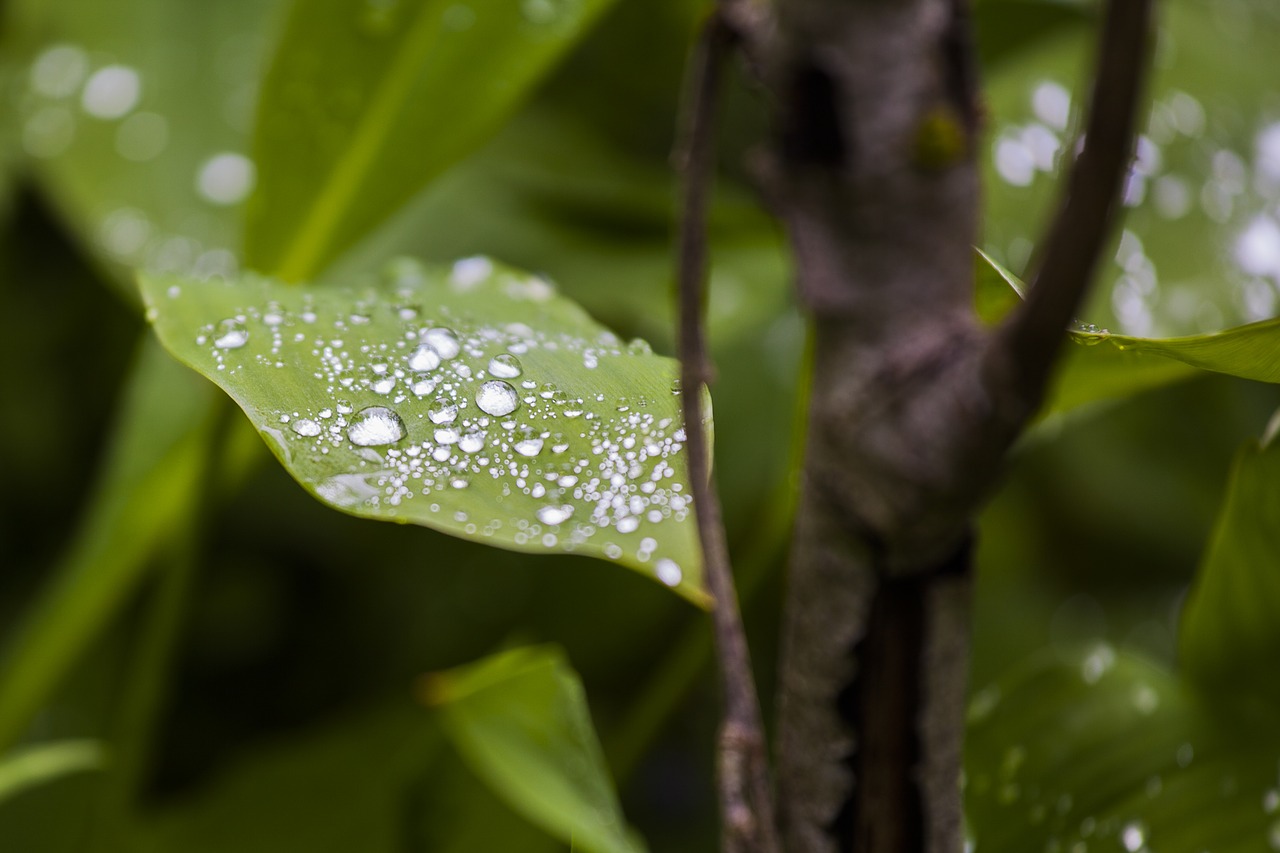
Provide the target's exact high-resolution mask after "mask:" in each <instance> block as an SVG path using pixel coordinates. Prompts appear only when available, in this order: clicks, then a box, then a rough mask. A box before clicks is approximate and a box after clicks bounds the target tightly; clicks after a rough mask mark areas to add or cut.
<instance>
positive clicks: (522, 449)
mask: <svg viewBox="0 0 1280 853" xmlns="http://www.w3.org/2000/svg"><path fill="white" fill-rule="evenodd" d="M514 446H515V451H516V453H519V454H520V455H521V456H537V455H538V454H539V453H541V452H542V439H541V438H538V437H537V436H533V437H530V438H525V439H522V440H520V441H517V442H516V443H515V445H514Z"/></svg>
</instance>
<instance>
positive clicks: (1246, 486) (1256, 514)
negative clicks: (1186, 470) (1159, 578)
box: [1179, 440, 1280, 708]
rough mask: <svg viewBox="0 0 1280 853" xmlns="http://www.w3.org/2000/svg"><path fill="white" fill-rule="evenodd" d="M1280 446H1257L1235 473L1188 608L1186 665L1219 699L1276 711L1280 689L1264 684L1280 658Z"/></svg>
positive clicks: (1183, 644) (1182, 639)
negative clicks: (1264, 704) (1253, 700)
mask: <svg viewBox="0 0 1280 853" xmlns="http://www.w3.org/2000/svg"><path fill="white" fill-rule="evenodd" d="M1277 520H1280V444H1277V443H1276V442H1275V441H1274V440H1271V441H1270V443H1268V444H1264V445H1261V446H1259V445H1257V444H1252V445H1250V446H1248V447H1246V448H1244V449H1243V450H1241V451H1240V453H1239V455H1238V456H1237V457H1236V460H1235V464H1234V466H1233V468H1232V472H1231V483H1230V485H1229V486H1228V489H1227V497H1226V501H1225V503H1224V504H1223V507H1222V512H1221V515H1220V516H1219V518H1218V523H1217V527H1216V529H1215V530H1214V533H1213V539H1212V540H1211V542H1210V544H1209V549H1208V552H1207V553H1206V555H1205V558H1204V562H1203V564H1202V565H1201V566H1200V570H1199V573H1198V574H1197V576H1196V582H1195V585H1194V587H1193V588H1192V591H1191V594H1190V597H1189V598H1188V600H1187V606H1186V609H1185V610H1184V612H1183V617H1182V631H1181V634H1180V636H1179V648H1180V656H1179V661H1180V662H1181V664H1182V666H1183V667H1184V668H1185V670H1186V672H1187V674H1188V675H1189V676H1190V677H1191V678H1193V679H1195V680H1196V681H1197V682H1199V683H1200V684H1202V685H1204V686H1205V687H1206V688H1208V689H1210V690H1211V691H1212V692H1213V694H1214V695H1219V696H1222V695H1231V694H1236V695H1240V694H1253V695H1256V696H1260V697H1261V698H1263V699H1265V700H1266V701H1268V702H1270V703H1271V707H1273V708H1274V707H1275V705H1276V703H1280V685H1277V684H1276V683H1275V680H1274V679H1272V678H1259V677H1258V674H1259V673H1263V672H1268V671H1270V670H1271V669H1272V668H1273V667H1274V666H1275V661H1276V659H1277V656H1278V655H1280V619H1278V618H1277V614H1280V525H1278V524H1277Z"/></svg>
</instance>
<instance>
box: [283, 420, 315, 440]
mask: <svg viewBox="0 0 1280 853" xmlns="http://www.w3.org/2000/svg"><path fill="white" fill-rule="evenodd" d="M290 426H291V427H292V428H293V431H294V432H296V433H297V434H298V435H301V436H304V437H305V438H314V437H315V436H317V435H319V434H320V424H318V423H316V422H315V421H313V420H310V419H308V418H300V419H298V420H296V421H294V422H293V423H292V424H291V425H290Z"/></svg>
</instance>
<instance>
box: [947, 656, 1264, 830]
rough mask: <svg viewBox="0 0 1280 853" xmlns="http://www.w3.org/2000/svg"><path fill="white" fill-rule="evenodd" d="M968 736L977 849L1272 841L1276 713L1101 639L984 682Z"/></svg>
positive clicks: (969, 804)
mask: <svg viewBox="0 0 1280 853" xmlns="http://www.w3.org/2000/svg"><path fill="white" fill-rule="evenodd" d="M966 748H967V758H966V771H965V775H966V780H967V782H966V811H967V815H968V819H969V826H970V830H971V833H972V835H973V838H974V841H975V846H976V849H978V850H982V851H988V853H1026V851H1028V850H1057V851H1064V852H1065V851H1072V850H1085V849H1087V850H1115V851H1131V852H1132V853H1137V851H1155V850H1158V851H1162V853H1202V851H1205V850H1212V851H1214V853H1256V851H1263V850H1268V849H1275V846H1276V844H1278V843H1280V789H1278V780H1277V777H1276V762H1277V759H1280V737H1278V736H1277V735H1276V732H1275V727H1274V725H1250V724H1247V723H1245V722H1244V721H1242V720H1238V719H1235V718H1234V717H1231V716H1230V715H1228V714H1227V713H1226V712H1225V709H1222V708H1221V707H1220V704H1219V703H1217V702H1216V701H1215V700H1214V698H1213V697H1212V696H1210V695H1206V694H1200V693H1198V692H1196V691H1195V690H1194V689H1193V688H1191V687H1190V685H1188V684H1187V683H1186V682H1185V681H1183V680H1181V679H1179V678H1177V677H1175V676H1174V675H1173V674H1172V673H1170V672H1169V671H1167V670H1165V669H1163V668H1161V667H1159V666H1156V665H1154V664H1151V663H1148V662H1146V661H1145V660H1142V659H1141V658H1137V657H1134V656H1130V655H1128V654H1125V653H1117V652H1116V651H1114V650H1113V649H1112V648H1111V647H1110V646H1107V645H1097V646H1094V647H1093V648H1090V649H1088V650H1086V651H1085V652H1084V654H1083V655H1082V656H1081V657H1080V658H1079V659H1077V660H1073V661H1065V662H1064V661H1056V660H1055V661H1051V662H1047V663H1046V662H1041V663H1040V664H1038V665H1035V666H1032V667H1030V668H1029V669H1027V670H1024V671H1023V672H1021V673H1019V674H1015V675H1013V676H1011V677H1009V678H1008V679H1005V680H1003V681H1001V682H999V683H997V684H994V685H989V686H987V687H985V688H984V689H982V690H980V691H979V692H978V693H977V694H976V695H975V697H974V700H973V703H972V705H971V708H970V725H969V739H968V744H967V747H966Z"/></svg>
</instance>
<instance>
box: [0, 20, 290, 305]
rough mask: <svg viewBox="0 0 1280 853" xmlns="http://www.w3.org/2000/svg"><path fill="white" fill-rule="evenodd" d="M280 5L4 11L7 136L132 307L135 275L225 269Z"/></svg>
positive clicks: (233, 258)
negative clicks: (11, 105) (10, 77)
mask: <svg viewBox="0 0 1280 853" xmlns="http://www.w3.org/2000/svg"><path fill="white" fill-rule="evenodd" d="M282 2H283V0H219V2H217V3H208V2H204V0H116V2H112V3H109V4H104V3H100V2H98V1H97V0H59V2H57V3H46V2H43V0H11V2H9V3H7V4H6V5H7V7H8V8H7V9H6V12H7V16H6V19H5V23H6V24H7V28H6V29H7V32H6V34H5V35H6V41H5V45H4V47H5V48H6V49H7V50H8V51H9V53H10V55H11V57H12V58H13V62H14V65H15V68H16V73H15V78H14V87H13V88H14V90H15V91H14V101H15V104H16V116H15V131H14V132H15V133H16V134H17V136H18V139H19V142H20V143H21V146H20V147H21V150H22V151H24V152H25V156H26V159H27V163H28V166H29V168H30V169H31V171H32V174H33V175H34V177H35V179H36V182H37V184H38V186H39V189H40V190H41V192H42V193H43V194H44V195H45V197H46V198H48V199H50V200H51V201H52V203H53V205H54V206H55V207H56V209H57V210H58V212H59V213H60V214H62V216H64V217H65V218H66V220H67V221H68V223H69V224H70V225H71V227H72V229H73V230H74V231H75V233H76V235H77V236H78V237H79V239H80V242H81V243H82V244H83V245H85V246H87V247H88V248H89V249H90V250H91V251H92V252H93V253H94V255H95V257H96V258H97V259H99V260H100V261H105V262H109V266H110V269H111V271H112V272H113V273H115V280H116V282H117V283H119V284H126V283H127V284H128V285H129V286H128V287H121V288H120V290H121V292H122V293H123V295H125V296H126V297H128V298H134V297H135V295H136V291H134V289H133V288H132V286H131V283H132V275H131V270H132V269H133V268H135V267H142V268H147V269H152V270H158V271H166V272H167V271H182V272H192V273H194V274H196V275H209V274H215V273H221V272H225V271H228V270H233V269H235V268H236V266H237V264H238V260H237V259H238V255H239V251H240V230H241V214H242V211H243V204H241V201H242V198H243V197H244V196H246V195H247V194H248V191H249V190H250V189H251V188H252V179H253V174H252V164H251V163H249V161H248V160H247V158H245V156H244V155H245V154H246V153H247V150H248V132H249V130H250V129H251V127H252V121H253V109H254V104H255V101H256V96H257V88H258V82H259V76H260V69H261V66H262V61H261V60H262V57H263V55H264V53H265V48H266V46H267V45H269V44H270V42H271V40H272V37H273V36H274V34H275V32H274V31H275V18H276V16H277V12H278V10H279V9H280V7H281V4H282Z"/></svg>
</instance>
